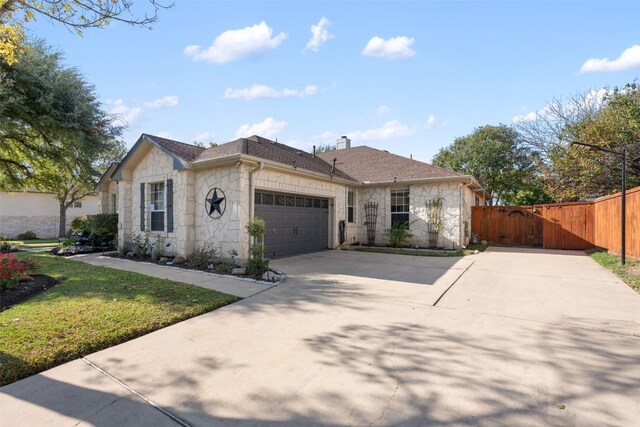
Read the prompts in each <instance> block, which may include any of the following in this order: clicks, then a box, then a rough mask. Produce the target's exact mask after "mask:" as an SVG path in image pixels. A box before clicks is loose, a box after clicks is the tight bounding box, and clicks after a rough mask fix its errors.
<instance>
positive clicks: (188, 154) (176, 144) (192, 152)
mask: <svg viewBox="0 0 640 427" xmlns="http://www.w3.org/2000/svg"><path fill="white" fill-rule="evenodd" d="M144 136H146V137H147V138H149V139H151V140H153V141H154V142H155V143H156V144H158V145H161V146H162V147H164V148H165V149H166V150H168V151H170V152H172V153H173V154H175V155H176V156H178V157H180V158H182V159H184V160H186V161H187V162H193V161H194V160H195V159H197V158H198V156H199V155H200V154H202V152H203V151H205V148H204V147H198V146H197V145H192V144H185V143H184V142H180V141H174V140H172V139H167V138H161V137H159V136H155V135H149V134H144Z"/></svg>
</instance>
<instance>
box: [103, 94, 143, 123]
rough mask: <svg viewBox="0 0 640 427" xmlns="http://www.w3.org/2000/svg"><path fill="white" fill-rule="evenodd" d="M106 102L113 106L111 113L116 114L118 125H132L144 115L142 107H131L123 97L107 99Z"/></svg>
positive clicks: (115, 121)
mask: <svg viewBox="0 0 640 427" xmlns="http://www.w3.org/2000/svg"><path fill="white" fill-rule="evenodd" d="M105 104H106V105H110V106H111V107H112V108H111V111H110V113H111V114H113V115H114V116H116V119H115V120H114V124H115V125H116V126H130V125H132V124H133V123H135V122H136V120H138V119H139V118H140V116H141V115H142V108H140V107H129V106H128V105H126V104H125V103H124V101H123V100H122V99H107V100H106V101H105Z"/></svg>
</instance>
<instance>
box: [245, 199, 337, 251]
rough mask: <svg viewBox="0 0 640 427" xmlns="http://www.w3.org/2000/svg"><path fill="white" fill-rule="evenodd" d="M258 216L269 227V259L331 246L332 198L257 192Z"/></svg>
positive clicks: (256, 213)
mask: <svg viewBox="0 0 640 427" xmlns="http://www.w3.org/2000/svg"><path fill="white" fill-rule="evenodd" d="M255 215H256V216H258V217H260V218H262V219H264V221H265V224H266V227H265V233H264V245H265V256H266V257H269V258H280V257H285V256H291V255H298V254H304V253H309V252H315V251H319V250H323V249H327V248H328V247H329V199H326V198H318V197H312V196H306V195H301V194H286V193H274V192H265V191H256V194H255Z"/></svg>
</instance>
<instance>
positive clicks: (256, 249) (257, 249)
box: [247, 217, 268, 277]
mask: <svg viewBox="0 0 640 427" xmlns="http://www.w3.org/2000/svg"><path fill="white" fill-rule="evenodd" d="M265 227H266V225H265V222H264V220H263V219H262V218H260V217H255V218H253V219H252V220H251V221H249V224H247V232H248V233H249V236H251V237H252V238H253V243H252V244H251V246H249V262H248V265H247V268H248V270H249V272H250V273H251V274H253V275H255V276H256V277H262V275H263V274H264V272H265V271H267V266H268V263H267V261H265V260H264V245H263V244H262V243H256V242H258V241H259V242H262V236H263V235H264V230H265Z"/></svg>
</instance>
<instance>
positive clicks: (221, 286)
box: [67, 254, 276, 298]
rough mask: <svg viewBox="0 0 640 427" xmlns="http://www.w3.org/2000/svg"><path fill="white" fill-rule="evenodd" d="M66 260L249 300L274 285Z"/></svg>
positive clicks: (94, 258) (98, 257)
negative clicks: (188, 285) (165, 280)
mask: <svg viewBox="0 0 640 427" xmlns="http://www.w3.org/2000/svg"><path fill="white" fill-rule="evenodd" d="M67 259H70V260H73V261H81V262H86V263H87V264H91V265H97V266H100V267H108V268H114V269H116V270H124V271H131V272H133V273H140V274H144V275H146V276H151V277H157V278H159V279H167V280H173V281H174V282H180V283H188V284H191V285H196V286H200V287H201V288H207V289H213V290H214V291H219V292H224V293H225V294H229V295H234V296H236V297H239V298H248V297H250V296H252V295H255V294H258V293H260V292H262V291H265V290H267V289H269V288H272V287H274V286H276V285H270V284H267V283H258V282H256V281H253V280H250V279H241V278H237V279H234V278H229V277H224V276H220V275H218V274H212V273H207V272H204V271H196V270H187V269H183V268H177V267H169V266H166V265H157V264H152V263H150V262H138V261H130V260H126V259H121V258H114V257H110V256H105V255H102V254H83V255H74V256H72V257H69V258H67Z"/></svg>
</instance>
